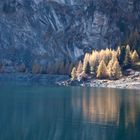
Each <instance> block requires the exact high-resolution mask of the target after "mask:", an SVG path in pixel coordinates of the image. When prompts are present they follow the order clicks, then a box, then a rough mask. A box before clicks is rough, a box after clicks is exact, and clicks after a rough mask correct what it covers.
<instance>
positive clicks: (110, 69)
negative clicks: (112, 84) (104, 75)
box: [107, 59, 114, 79]
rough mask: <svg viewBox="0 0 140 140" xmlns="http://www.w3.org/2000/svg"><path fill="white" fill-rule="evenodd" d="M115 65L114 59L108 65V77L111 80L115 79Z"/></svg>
mask: <svg viewBox="0 0 140 140" xmlns="http://www.w3.org/2000/svg"><path fill="white" fill-rule="evenodd" d="M113 64H114V59H111V60H110V61H109V63H108V65H107V70H108V76H109V78H110V79H111V78H112V77H113V75H112V73H113Z"/></svg>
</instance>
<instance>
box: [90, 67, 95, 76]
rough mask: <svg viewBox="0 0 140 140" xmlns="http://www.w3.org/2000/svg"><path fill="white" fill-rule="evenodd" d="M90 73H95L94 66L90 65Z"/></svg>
mask: <svg viewBox="0 0 140 140" xmlns="http://www.w3.org/2000/svg"><path fill="white" fill-rule="evenodd" d="M90 74H91V75H94V74H95V70H94V67H93V66H91V67H90Z"/></svg>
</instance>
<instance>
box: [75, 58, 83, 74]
mask: <svg viewBox="0 0 140 140" xmlns="http://www.w3.org/2000/svg"><path fill="white" fill-rule="evenodd" d="M82 71H83V64H82V61H79V63H78V66H77V71H76V75H77V76H79V75H80V74H81V73H82Z"/></svg>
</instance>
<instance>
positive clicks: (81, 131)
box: [0, 87, 140, 140]
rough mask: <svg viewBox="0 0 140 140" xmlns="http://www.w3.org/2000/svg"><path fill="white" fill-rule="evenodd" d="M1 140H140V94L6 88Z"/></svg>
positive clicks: (0, 102) (0, 106)
mask: <svg viewBox="0 0 140 140" xmlns="http://www.w3.org/2000/svg"><path fill="white" fill-rule="evenodd" d="M0 140H140V91H136V90H116V89H96V88H91V89H90V88H75V87H72V88H53V87H49V88H48V87H0Z"/></svg>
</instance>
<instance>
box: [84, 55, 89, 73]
mask: <svg viewBox="0 0 140 140" xmlns="http://www.w3.org/2000/svg"><path fill="white" fill-rule="evenodd" d="M89 60H90V54H89V53H86V54H85V57H84V61H83V72H85V73H86V71H87V65H88V63H89Z"/></svg>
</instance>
